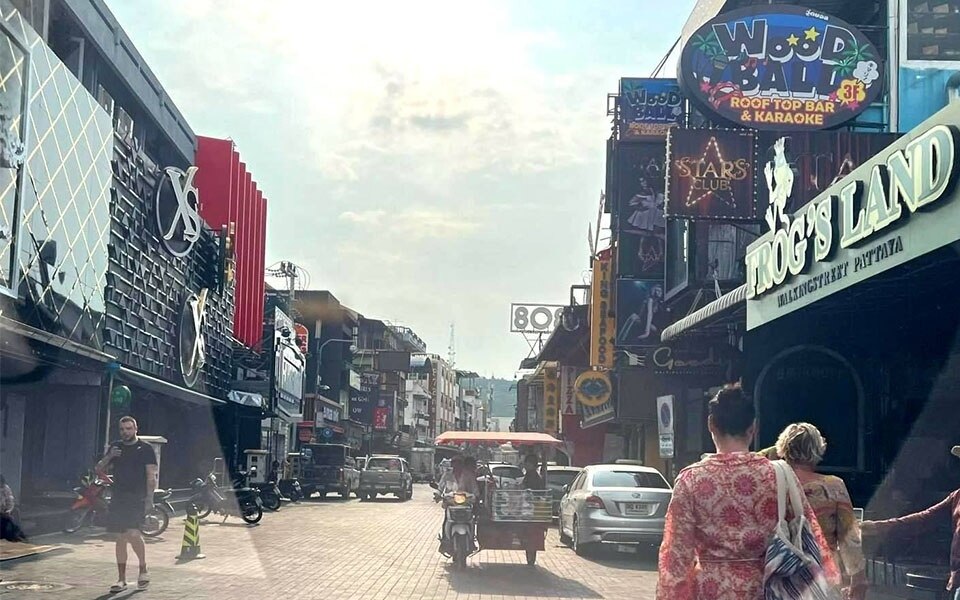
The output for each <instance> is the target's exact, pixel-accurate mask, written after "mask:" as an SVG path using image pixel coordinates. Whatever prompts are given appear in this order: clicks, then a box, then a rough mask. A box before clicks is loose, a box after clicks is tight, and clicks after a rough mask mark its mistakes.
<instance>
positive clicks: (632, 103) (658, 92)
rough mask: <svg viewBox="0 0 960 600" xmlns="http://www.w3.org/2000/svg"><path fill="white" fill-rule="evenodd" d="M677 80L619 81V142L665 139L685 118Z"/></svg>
mask: <svg viewBox="0 0 960 600" xmlns="http://www.w3.org/2000/svg"><path fill="white" fill-rule="evenodd" d="M682 104H683V97H682V96H681V95H680V86H679V84H677V80H676V79H643V78H636V77H623V78H621V79H620V94H619V97H618V100H617V105H618V108H619V109H620V110H619V113H618V117H619V124H620V139H621V140H637V139H646V138H664V137H666V135H667V131H669V130H670V128H671V127H673V126H674V125H676V124H677V122H678V121H679V120H680V117H681V115H682V114H683V109H682V107H681V105H682Z"/></svg>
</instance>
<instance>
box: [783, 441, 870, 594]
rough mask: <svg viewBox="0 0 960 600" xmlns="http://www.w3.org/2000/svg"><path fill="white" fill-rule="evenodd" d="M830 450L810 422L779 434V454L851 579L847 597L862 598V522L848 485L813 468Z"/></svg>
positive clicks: (864, 566) (831, 548) (836, 560)
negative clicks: (855, 508)
mask: <svg viewBox="0 0 960 600" xmlns="http://www.w3.org/2000/svg"><path fill="white" fill-rule="evenodd" d="M826 451H827V441H826V440H825V439H824V438H823V435H822V434H821V433H820V430H819V429H817V428H816V427H814V426H813V425H811V424H810V423H792V424H790V425H787V427H786V428H785V429H784V430H783V432H781V433H780V436H779V437H778V438H777V445H776V454H777V456H779V457H781V458H782V459H783V460H785V461H787V464H789V465H790V466H791V467H793V470H794V472H795V473H796V474H797V478H798V479H799V480H800V484H801V485H802V486H803V492H804V494H805V495H806V496H807V500H808V501H809V502H810V506H811V507H813V512H815V513H816V514H817V521H818V522H819V523H820V529H821V530H822V531H823V536H824V537H825V538H826V540H827V544H828V545H829V546H830V551H831V552H832V553H833V559H834V562H835V563H836V564H837V567H838V569H840V572H841V573H843V575H844V576H845V583H848V584H849V585H848V588H849V589H848V592H847V595H846V597H847V598H850V599H851V600H863V598H865V597H866V593H867V579H866V574H865V573H866V571H865V569H866V561H865V560H864V558H863V548H862V546H861V540H860V524H859V523H858V522H857V518H856V516H855V515H854V514H853V503H852V502H851V501H850V494H849V493H848V492H847V486H846V484H845V483H844V482H843V480H842V479H840V478H839V477H835V476H833V475H822V474H820V473H817V472H816V471H814V469H815V468H816V466H817V465H818V464H820V461H822V460H823V455H824V453H825V452H826Z"/></svg>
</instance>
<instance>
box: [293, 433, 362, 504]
mask: <svg viewBox="0 0 960 600" xmlns="http://www.w3.org/2000/svg"><path fill="white" fill-rule="evenodd" d="M350 451H351V449H350V446H344V445H342V444H304V445H303V446H302V447H301V449H300V455H301V465H302V468H301V470H302V476H301V477H300V488H301V489H302V490H303V494H304V497H306V498H309V497H310V496H312V495H313V493H314V492H319V493H320V497H321V498H322V497H325V496H326V495H327V494H329V493H330V492H337V493H339V494H340V497H341V498H349V497H350V494H351V493H355V494H357V496H358V497H359V495H360V494H359V488H360V471H359V469H357V463H356V461H355V460H354V459H353V457H352V456H350Z"/></svg>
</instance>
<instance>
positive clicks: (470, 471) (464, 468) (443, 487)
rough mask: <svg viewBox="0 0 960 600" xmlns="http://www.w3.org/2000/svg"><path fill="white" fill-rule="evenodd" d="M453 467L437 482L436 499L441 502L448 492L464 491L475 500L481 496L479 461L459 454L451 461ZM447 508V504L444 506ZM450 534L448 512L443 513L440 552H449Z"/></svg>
mask: <svg viewBox="0 0 960 600" xmlns="http://www.w3.org/2000/svg"><path fill="white" fill-rule="evenodd" d="M451 467H452V469H451V470H450V471H448V472H447V473H445V474H444V475H443V477H441V478H440V482H439V483H438V484H437V496H436V500H437V501H438V502H439V501H440V500H441V499H443V497H444V496H445V495H446V494H452V493H456V492H463V493H465V494H472V495H473V497H474V502H476V499H477V498H478V497H479V496H478V494H479V490H478V488H477V461H476V459H474V458H473V457H471V456H457V457H454V459H453V460H452V461H451ZM444 509H446V506H444ZM449 541H450V536H449V535H448V532H447V513H446V510H444V513H443V526H442V529H441V535H440V552H441V553H443V554H449V552H448V550H449V547H448V546H449Z"/></svg>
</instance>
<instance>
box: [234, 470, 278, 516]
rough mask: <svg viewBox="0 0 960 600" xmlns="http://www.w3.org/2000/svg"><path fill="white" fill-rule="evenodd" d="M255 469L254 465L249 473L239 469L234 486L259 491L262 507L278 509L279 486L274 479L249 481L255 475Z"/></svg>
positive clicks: (271, 509) (272, 509)
mask: <svg viewBox="0 0 960 600" xmlns="http://www.w3.org/2000/svg"><path fill="white" fill-rule="evenodd" d="M256 475H257V470H256V467H254V468H252V469H251V470H250V472H249V473H244V472H243V471H241V472H240V473H239V477H237V479H236V480H235V481H234V487H236V488H242V487H249V488H253V489H255V490H257V491H258V492H260V500H261V502H263V507H264V508H265V509H267V510H270V511H274V512H275V511H278V510H280V497H281V496H282V494H281V493H280V488H279V487H278V486H277V483H276V482H275V481H266V482H264V483H250V479H252V478H254V477H256Z"/></svg>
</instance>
